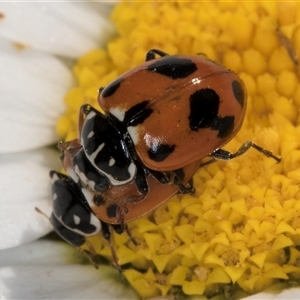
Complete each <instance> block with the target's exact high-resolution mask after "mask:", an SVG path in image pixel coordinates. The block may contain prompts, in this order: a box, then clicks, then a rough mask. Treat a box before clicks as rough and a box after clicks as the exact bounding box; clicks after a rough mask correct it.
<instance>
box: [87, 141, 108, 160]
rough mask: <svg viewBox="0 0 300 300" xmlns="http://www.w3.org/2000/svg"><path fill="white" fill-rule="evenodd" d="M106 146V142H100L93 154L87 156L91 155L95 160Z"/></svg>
mask: <svg viewBox="0 0 300 300" xmlns="http://www.w3.org/2000/svg"><path fill="white" fill-rule="evenodd" d="M104 146H105V143H102V144H100V146H99V147H98V148H97V150H96V151H94V152H93V153H92V154H91V155H89V156H88V155H87V156H88V157H90V158H91V159H92V160H93V161H94V160H95V158H96V157H97V155H98V154H99V152H100V151H101V150H102V149H103V147H104Z"/></svg>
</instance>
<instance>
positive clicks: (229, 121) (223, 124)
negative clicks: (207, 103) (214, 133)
mask: <svg viewBox="0 0 300 300" xmlns="http://www.w3.org/2000/svg"><path fill="white" fill-rule="evenodd" d="M214 125H215V127H212V129H215V130H218V131H219V133H218V137H219V138H226V137H227V136H229V135H230V134H231V133H232V131H233V129H234V117H233V116H227V117H224V118H218V121H217V122H216V123H215V124H214Z"/></svg>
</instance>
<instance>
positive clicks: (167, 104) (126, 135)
mask: <svg viewBox="0 0 300 300" xmlns="http://www.w3.org/2000/svg"><path fill="white" fill-rule="evenodd" d="M156 56H159V57H158V58H156ZM98 104H99V106H100V107H101V108H102V110H103V111H104V113H101V112H99V111H98V110H96V109H95V108H93V107H91V106H90V105H88V104H85V105H83V106H82V107H81V109H80V113H79V126H78V127H79V138H78V139H76V140H73V141H69V142H62V143H60V144H59V148H60V149H61V150H62V163H63V166H64V169H65V171H66V172H67V174H68V176H66V175H63V174H61V173H58V172H56V171H51V173H50V175H51V178H52V199H53V213H52V215H51V217H50V222H51V224H52V225H53V227H54V229H55V230H56V232H57V233H58V234H59V235H60V236H61V237H62V238H63V239H65V240H66V241H67V242H69V243H70V244H72V245H74V246H76V247H78V248H80V247H81V246H82V245H83V244H87V245H88V246H89V249H90V252H91V253H92V254H93V252H94V250H93V248H92V246H91V245H89V243H88V241H87V240H86V237H89V236H95V235H98V234H100V233H101V234H102V235H103V236H104V237H105V239H107V240H108V241H109V245H110V247H111V251H112V255H113V259H114V264H115V265H116V266H117V267H118V268H119V269H120V267H119V265H118V259H117V256H116V253H115V251H114V247H113V245H112V242H111V228H113V229H114V230H115V231H116V232H117V233H121V232H123V231H126V232H127V233H128V234H129V236H130V238H131V239H132V241H133V242H134V238H133V237H132V236H131V235H130V232H129V230H128V229H127V226H126V224H127V222H129V221H131V220H134V219H136V218H138V217H140V216H142V215H144V214H146V213H148V212H150V211H152V210H153V209H155V208H156V207H158V206H159V205H161V204H162V203H164V202H165V201H166V200H168V199H169V198H170V197H171V196H172V195H174V194H193V193H194V188H193V185H192V176H193V175H194V173H195V172H196V170H197V169H198V168H199V166H200V165H201V160H202V159H203V158H204V157H210V158H211V159H210V160H209V162H213V161H215V160H217V159H222V160H230V159H232V158H234V157H237V156H239V155H241V154H243V153H244V152H245V151H247V150H248V149H249V148H250V147H254V148H255V149H257V150H258V151H260V152H262V153H263V154H265V155H266V156H268V157H272V158H274V159H275V160H276V161H278V162H279V161H280V158H278V157H276V156H274V155H273V154H272V152H270V151H267V150H265V149H262V148H261V147H259V146H257V145H256V144H254V143H253V142H246V143H245V144H243V145H242V147H241V148H240V149H239V150H238V151H237V152H236V153H230V152H228V151H226V150H224V149H222V147H223V146H224V145H225V144H226V143H228V142H229V141H230V140H231V139H232V138H233V137H234V136H235V134H236V133H237V132H238V130H239V129H240V127H241V125H242V122H243V119H244V115H245V110H246V92H245V87H244V84H243V82H242V81H241V80H240V79H239V77H238V76H237V75H236V74H235V73H233V72H232V71H230V70H228V69H226V68H224V67H223V66H220V65H219V64H217V63H215V62H214V61H211V60H209V59H207V58H206V57H204V56H203V55H199V56H184V55H178V56H169V55H167V54H166V53H164V52H162V51H159V50H155V49H153V50H150V51H149V52H148V53H147V54H146V62H145V63H143V64H142V65H140V66H138V67H136V68H134V69H132V70H130V71H128V72H126V73H125V74H123V75H122V76H120V77H119V78H117V79H116V80H115V81H114V82H112V83H111V84H109V85H108V86H107V87H105V88H100V90H99V97H98Z"/></svg>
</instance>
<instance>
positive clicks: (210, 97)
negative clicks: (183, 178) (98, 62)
mask: <svg viewBox="0 0 300 300" xmlns="http://www.w3.org/2000/svg"><path fill="white" fill-rule="evenodd" d="M117 83H118V84H117V85H115V83H112V86H113V88H112V87H111V85H109V86H107V87H106V88H104V89H103V91H102V92H101V93H100V94H99V97H98V103H99V105H100V106H101V108H102V109H103V110H104V111H106V112H109V113H111V114H113V115H114V116H115V117H116V118H117V119H118V120H119V121H120V122H122V123H123V124H124V126H125V127H127V130H128V132H129V134H130V136H131V138H132V140H133V142H134V146H135V149H136V151H137V153H138V156H139V158H140V159H141V160H142V162H143V163H144V164H145V166H147V167H148V168H150V169H153V170H157V171H170V170H174V169H179V168H182V167H184V166H185V165H187V164H189V163H192V162H195V161H198V160H200V159H202V158H203V157H205V156H207V155H209V154H210V153H211V152H212V151H214V150H215V149H218V148H221V147H222V146H223V145H225V144H226V143H227V142H228V141H229V140H231V139H232V138H233V137H234V136H235V134H236V133H237V132H238V130H239V129H240V127H241V124H242V122H243V119H244V114H245V110H246V92H245V87H244V84H243V82H242V81H241V80H240V79H239V77H238V76H237V75H236V74H235V73H233V72H232V71H230V70H228V69H226V68H224V67H222V66H220V65H219V64H217V63H215V62H213V61H211V60H209V59H207V58H205V57H204V56H164V57H161V58H157V59H154V60H150V61H147V62H145V63H144V64H142V65H140V66H138V67H137V68H135V69H133V70H131V71H129V72H127V73H125V74H123V75H122V76H121V77H120V78H118V79H117ZM106 89H108V90H109V92H107V91H106ZM124 95H130V97H124ZM130 111H132V112H133V111H135V112H136V114H135V115H134V114H133V113H131V118H129V117H128V115H130V113H129V112H130ZM132 119H133V120H134V121H131V120H132Z"/></svg>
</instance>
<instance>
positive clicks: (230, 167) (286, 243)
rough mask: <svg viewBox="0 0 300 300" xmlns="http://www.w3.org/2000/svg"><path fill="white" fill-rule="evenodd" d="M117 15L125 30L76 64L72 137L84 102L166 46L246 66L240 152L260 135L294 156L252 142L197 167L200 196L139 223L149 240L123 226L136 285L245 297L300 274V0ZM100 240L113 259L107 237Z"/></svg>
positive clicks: (161, 6) (148, 8) (176, 201)
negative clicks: (234, 154) (267, 153)
mask: <svg viewBox="0 0 300 300" xmlns="http://www.w3.org/2000/svg"><path fill="white" fill-rule="evenodd" d="M111 20H112V22H113V23H114V25H115V27H116V30H117V35H116V36H115V37H114V38H113V39H112V40H110V41H109V42H108V44H107V47H106V48H105V49H95V50H93V51H91V52H90V53H87V54H86V55H84V56H83V57H81V58H80V59H79V60H78V62H77V64H76V65H75V67H74V74H75V75H76V77H77V80H78V84H77V86H76V87H74V88H73V89H72V90H71V91H69V93H68V94H67V95H66V98H65V101H66V103H67V107H68V108H67V111H66V114H65V115H64V116H62V117H61V118H60V120H59V122H58V125H57V131H58V132H59V134H60V135H61V136H62V137H63V138H64V139H66V140H70V139H73V138H76V137H77V129H76V128H77V114H78V110H79V107H80V105H81V104H83V103H86V102H88V103H90V104H92V105H94V106H97V104H96V97H97V91H98V89H99V87H101V86H106V85H107V84H108V83H110V82H111V81H113V80H114V79H115V78H116V77H117V76H118V75H120V74H122V73H123V72H125V71H127V70H129V69H130V68H132V67H134V66H137V65H139V64H140V63H142V62H143V60H144V57H145V53H146V52H147V51H148V50H149V49H152V48H156V49H161V50H163V51H165V52H167V53H169V54H196V53H203V54H205V55H207V56H208V57H210V58H212V59H214V60H216V61H218V62H219V63H220V64H224V65H225V66H227V67H229V68H231V69H232V70H234V71H235V72H237V73H238V74H239V76H240V77H241V78H242V79H243V81H244V82H245V85H246V87H247V92H248V107H247V113H246V117H245V121H244V124H243V126H242V129H241V130H240V132H239V133H238V135H237V136H236V137H235V138H234V139H233V140H232V141H231V142H230V143H229V144H228V145H226V146H225V148H226V149H228V150H230V151H233V152H234V151H236V150H237V149H238V148H239V147H240V145H241V144H242V143H243V142H245V141H247V140H252V141H254V142H255V143H257V144H259V145H260V146H262V147H264V148H266V149H269V150H272V151H273V152H274V153H275V154H276V155H280V156H282V161H281V163H279V164H277V163H276V162H275V161H274V160H272V159H270V158H267V157H265V156H263V155H261V154H260V153H258V152H257V151H255V150H249V151H248V152H247V153H246V154H244V155H243V156H241V157H239V158H236V159H234V160H231V161H228V162H221V161H219V162H217V163H214V164H211V165H207V166H205V167H203V168H201V169H199V170H198V172H197V173H196V174H195V176H194V184H195V188H196V194H195V195H194V196H189V195H185V196H175V197H173V198H171V199H170V200H169V201H168V202H167V203H166V204H164V205H162V206H161V207H159V208H158V209H156V210H155V211H154V212H153V213H151V214H149V215H148V216H146V217H143V218H140V219H138V220H136V221H133V222H131V223H130V224H128V225H129V227H130V230H131V231H132V235H133V236H134V237H135V239H136V240H137V241H138V243H139V244H138V245H137V246H135V245H134V244H133V243H132V241H130V239H129V238H128V237H127V235H126V234H123V235H117V234H116V235H114V243H115V245H116V247H117V254H118V257H119V259H120V264H121V265H122V264H127V266H129V267H126V269H125V271H124V275H125V277H126V278H127V279H128V281H129V283H130V284H131V285H132V286H133V287H134V288H135V289H136V290H137V292H138V293H139V294H140V295H141V296H142V297H143V298H148V297H155V296H160V295H167V294H177V293H184V294H185V295H205V296H207V297H212V296H214V295H226V296H228V297H229V296H230V297H231V298H232V299H237V298H240V297H243V296H245V295H247V294H254V293H257V292H259V291H261V290H263V289H265V288H266V287H269V286H273V287H274V288H275V287H276V286H277V287H279V288H283V287H286V286H288V285H289V284H291V283H293V282H298V281H299V279H300V251H299V250H298V249H299V246H300V126H299V121H300V115H299V108H300V87H299V86H300V84H299V74H300V73H299V67H298V55H299V54H300V53H299V51H300V29H299V28H300V4H299V2H297V1H294V2H279V1H278V2H276V1H252V2H249V1H219V2H218V1H205V2H203V1H201V2H198V1H194V2H182V1H174V2H173V1H167V2H155V1H153V2H140V1H139V2H121V3H118V4H117V5H116V6H115V8H114V11H113V13H112V16H111ZM199 147H201V145H199ZM92 242H93V243H94V246H95V249H101V250H98V253H99V254H101V255H104V256H107V257H109V255H110V251H109V249H108V247H105V241H103V242H101V241H100V242H99V240H98V239H97V240H96V239H95V241H92ZM97 243H98V244H97ZM99 243H101V244H99ZM218 299H219V298H218Z"/></svg>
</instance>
